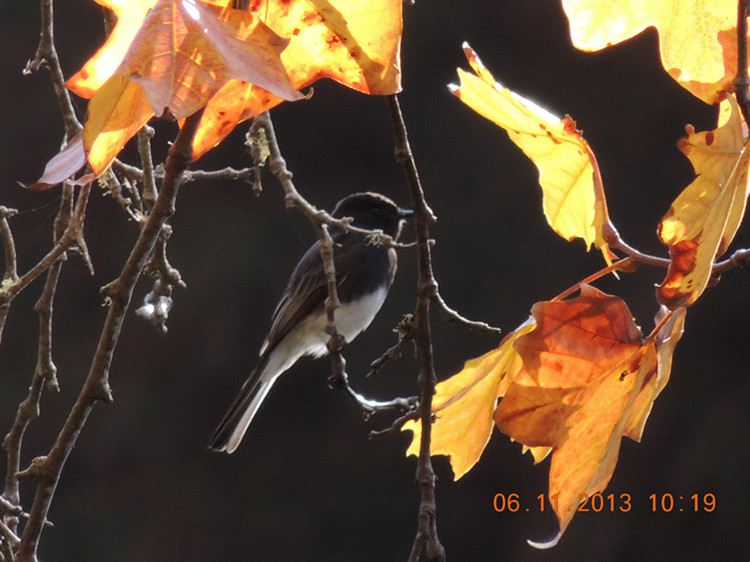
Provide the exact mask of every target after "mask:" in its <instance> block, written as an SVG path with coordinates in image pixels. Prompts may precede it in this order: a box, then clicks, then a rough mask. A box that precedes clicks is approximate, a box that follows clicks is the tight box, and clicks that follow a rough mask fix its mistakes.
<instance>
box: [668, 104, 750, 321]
mask: <svg viewBox="0 0 750 562" xmlns="http://www.w3.org/2000/svg"><path fill="white" fill-rule="evenodd" d="M687 130H688V137H687V138H685V139H682V140H681V141H680V142H679V144H678V146H679V147H680V150H682V151H683V152H684V153H685V154H686V155H687V157H688V158H689V159H690V161H691V163H692V164H693V168H694V169H695V173H696V178H695V180H694V181H693V182H692V183H691V184H690V185H688V186H687V187H686V188H685V190H684V191H683V192H682V193H681V194H680V195H679V196H678V197H677V199H675V201H674V203H672V206H671V207H670V209H669V211H668V212H667V214H666V215H665V216H664V218H663V219H662V221H661V223H660V225H659V238H660V239H661V241H662V242H663V243H664V244H666V245H667V246H669V254H670V257H671V264H670V267H669V271H668V272H667V277H666V278H665V279H664V282H663V283H662V284H661V286H660V287H659V288H658V290H657V296H658V298H659V302H661V303H662V304H664V305H665V306H667V307H669V308H671V309H675V308H678V307H681V306H690V305H691V304H693V303H694V302H695V301H696V300H697V299H698V297H700V295H701V294H702V293H703V290H704V289H705V288H706V286H707V284H708V282H709V279H710V277H711V267H712V265H713V263H714V260H715V259H716V258H717V257H719V256H721V255H722V254H723V253H724V252H725V251H726V250H727V247H728V246H729V244H730V242H731V241H732V239H733V238H734V235H735V233H736V232H737V228H738V227H739V225H740V222H741V221H742V217H743V216H744V213H745V205H746V201H747V196H748V165H749V164H750V154H748V150H747V139H746V134H747V133H746V130H745V125H744V122H743V119H742V115H741V113H740V110H739V107H738V106H737V102H736V101H735V100H734V97H733V96H730V97H729V98H727V100H726V101H724V102H722V104H721V110H720V114H719V127H718V128H717V129H715V130H713V131H705V132H701V133H696V132H695V130H694V129H693V128H692V127H690V126H688V128H687Z"/></svg>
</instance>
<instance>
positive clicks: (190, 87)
mask: <svg viewBox="0 0 750 562" xmlns="http://www.w3.org/2000/svg"><path fill="white" fill-rule="evenodd" d="M226 3H227V2H226V0H225V1H224V2H223V4H226ZM105 4H106V6H107V7H109V8H112V9H114V10H115V11H116V13H117V14H118V23H117V25H116V26H115V29H114V30H113V32H112V34H111V37H110V39H109V40H108V41H107V42H106V43H105V45H104V46H103V47H102V49H100V50H99V52H98V53H97V54H96V55H94V57H92V59H91V60H89V61H88V62H87V63H86V65H85V66H84V67H83V69H81V71H79V72H78V73H77V74H76V75H75V76H73V78H71V79H70V80H69V81H68V87H69V88H71V89H72V90H73V91H75V92H77V93H79V94H80V95H83V96H87V95H92V94H93V97H92V100H91V103H90V106H89V110H88V115H87V119H86V124H85V125H84V145H85V148H86V151H87V154H88V157H89V163H90V164H91V165H92V168H93V169H94V171H95V172H96V173H101V172H103V171H104V169H106V167H107V166H108V165H109V164H110V163H111V161H112V159H114V157H115V156H116V155H117V153H118V152H119V151H120V149H121V148H122V146H123V145H124V143H125V142H127V140H128V139H129V138H130V137H132V136H133V134H135V132H136V131H137V130H138V129H139V128H140V127H141V126H142V125H143V124H144V123H146V122H147V121H148V120H149V119H150V118H151V117H152V116H153V114H154V113H156V114H159V115H161V114H163V113H167V112H168V113H170V114H171V115H173V116H174V117H176V118H178V119H179V118H183V117H186V116H188V115H190V114H192V113H193V112H195V111H197V110H198V109H199V108H201V107H203V106H204V105H205V104H206V102H207V101H208V99H209V98H210V97H211V96H212V95H213V94H214V93H215V92H216V91H218V90H219V89H220V88H221V87H222V86H223V85H224V84H226V83H227V82H228V81H229V80H230V79H231V78H236V79H241V80H246V81H252V82H253V83H255V84H258V86H259V87H263V88H265V89H266V90H267V91H271V92H274V93H275V94H276V95H277V96H279V97H280V98H283V99H289V100H293V99H300V98H301V97H302V95H301V94H300V93H299V92H297V90H296V89H295V88H294V87H293V86H292V85H291V82H290V81H289V77H288V76H287V74H286V70H285V68H284V66H283V64H282V62H281V58H280V54H281V51H283V50H284V48H285V47H286V45H287V44H288V40H285V39H282V38H281V37H279V36H278V35H276V34H275V33H274V32H273V31H271V30H270V28H268V27H267V26H266V25H265V24H264V23H263V22H262V21H260V19H259V18H258V17H256V16H254V15H253V14H251V13H248V12H243V11H240V10H233V9H229V8H222V7H221V6H212V5H210V4H208V3H203V2H200V1H198V0H158V1H157V2H155V3H154V1H153V0H152V1H138V2H133V3H132V4H122V3H119V2H118V3H115V2H113V1H112V0H108V1H106V2H105ZM121 15H123V16H124V17H120V16H121ZM131 81H132V82H136V83H137V84H136V85H134V84H133V83H132V82H131ZM141 88H142V90H141ZM145 101H148V105H149V106H150V109H151V110H150V111H149V109H148V108H147V106H146V104H145V103H144V102H145Z"/></svg>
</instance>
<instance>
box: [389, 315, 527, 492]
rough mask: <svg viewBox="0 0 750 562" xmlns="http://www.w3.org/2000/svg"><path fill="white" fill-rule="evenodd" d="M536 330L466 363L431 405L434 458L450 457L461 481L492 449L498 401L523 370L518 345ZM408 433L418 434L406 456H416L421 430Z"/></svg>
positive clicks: (415, 427)
mask: <svg viewBox="0 0 750 562" xmlns="http://www.w3.org/2000/svg"><path fill="white" fill-rule="evenodd" d="M533 328H534V324H533V323H526V324H524V325H522V326H521V327H520V328H518V329H517V330H516V331H514V332H512V333H511V334H508V335H507V336H506V337H505V338H503V341H502V342H501V343H500V345H499V346H498V348H497V349H495V350H493V351H490V352H489V353H486V354H485V355H482V356H481V357H477V358H475V359H471V360H469V361H467V362H466V364H465V365H464V368H463V370H461V372H460V373H458V374H456V375H454V376H452V377H451V378H449V379H447V380H445V381H443V382H440V383H438V384H437V389H436V394H435V397H434V398H433V403H432V411H433V413H434V414H435V423H434V424H433V425H432V440H431V453H432V454H433V455H447V456H448V458H449V460H450V463H451V467H452V468H453V474H454V478H455V479H456V480H458V479H459V478H461V476H463V475H464V474H466V473H467V472H468V471H469V470H470V469H471V467H473V466H474V465H475V464H476V463H477V461H478V460H479V457H480V456H481V454H482V452H483V451H484V448H485V447H486V446H487V443H488V441H489V440H490V435H491V434H492V429H493V422H492V412H493V411H494V410H495V406H496V404H497V399H498V397H499V396H502V395H503V394H504V393H505V390H506V389H507V388H508V385H509V384H510V382H511V381H512V380H513V377H514V376H515V374H516V373H517V372H518V370H519V369H520V368H521V360H520V357H519V355H518V353H517V352H516V351H515V350H514V349H513V342H514V341H515V340H516V338H518V337H520V336H522V335H523V334H526V333H528V332H530V331H531V330H532V329H533ZM403 429H404V430H409V431H413V432H414V437H413V439H412V442H411V445H410V446H409V449H408V450H407V451H406V454H407V455H417V454H418V453H419V441H420V437H421V434H422V432H421V425H420V424H419V422H417V421H410V422H407V423H406V424H404V427H403Z"/></svg>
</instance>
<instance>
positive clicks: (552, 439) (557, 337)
mask: <svg viewBox="0 0 750 562" xmlns="http://www.w3.org/2000/svg"><path fill="white" fill-rule="evenodd" d="M532 315H533V317H534V319H535V320H536V327H535V329H534V330H533V331H532V332H530V333H529V334H527V335H525V336H523V337H520V338H518V339H517V340H516V342H515V348H516V350H517V351H518V353H519V354H520V356H521V358H522V360H523V369H521V371H520V372H519V373H518V374H517V375H516V377H515V378H514V379H513V382H512V383H511V385H510V386H509V388H508V391H507V392H506V394H505V397H504V398H503V399H502V401H501V402H500V404H499V406H498V407H497V409H496V411H495V414H494V419H495V421H496V423H497V425H498V427H499V428H500V429H501V430H502V431H503V432H504V433H506V434H507V435H509V436H510V437H511V438H513V439H514V440H516V441H519V442H521V443H523V444H524V445H527V446H535V447H541V446H546V447H552V448H553V453H552V462H551V464H550V476H549V493H550V495H551V496H555V497H556V498H557V501H556V502H553V505H556V506H557V509H556V515H557V518H558V522H559V524H560V535H562V533H563V532H564V531H565V529H566V528H567V526H568V524H569V523H570V521H571V520H572V518H573V516H574V515H575V513H576V510H577V508H578V504H579V501H580V498H582V497H584V495H585V496H591V495H592V494H594V493H597V492H601V491H602V490H604V488H605V487H606V486H607V484H608V482H609V480H610V478H611V476H612V472H613V471H614V468H615V465H616V463H617V457H618V454H619V450H620V441H621V438H622V436H623V435H628V436H630V437H633V438H636V439H640V436H641V433H642V430H643V425H644V424H645V421H646V418H647V417H648V414H649V412H650V410H651V405H652V404H653V401H654V399H655V398H656V396H657V395H658V393H659V392H660V391H661V389H662V388H663V387H664V385H665V384H666V381H667V380H668V378H669V368H670V366H671V355H672V352H673V350H674V346H675V344H676V342H677V340H678V339H679V337H680V334H681V330H682V322H683V320H684V309H683V310H682V311H680V312H679V313H677V314H675V315H673V316H671V317H670V318H669V321H668V322H666V323H665V325H664V326H663V327H662V328H661V330H660V331H659V333H658V334H656V336H655V337H653V338H648V339H646V340H644V339H643V337H642V335H641V331H640V329H639V328H638V327H637V326H636V325H635V323H634V322H633V319H632V316H631V314H630V311H629V310H628V308H627V306H626V305H625V303H623V302H622V301H621V300H620V299H618V298H617V297H613V296H610V295H606V294H604V293H602V292H600V291H598V290H596V289H594V288H592V287H589V286H586V285H584V286H583V287H582V289H581V294H580V296H579V297H577V298H574V299H570V300H567V301H551V302H544V303H538V304H536V305H535V306H534V308H533V309H532ZM558 538H559V536H558V537H557V538H556V539H555V541H556V540H557V539H558ZM537 546H549V545H537Z"/></svg>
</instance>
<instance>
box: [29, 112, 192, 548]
mask: <svg viewBox="0 0 750 562" xmlns="http://www.w3.org/2000/svg"><path fill="white" fill-rule="evenodd" d="M201 114H202V112H201V111H199V112H197V113H195V114H193V115H191V116H190V117H188V118H187V119H186V120H185V123H184V124H183V126H182V129H181V130H180V133H179V134H178V136H177V139H176V140H175V143H174V144H173V145H172V148H171V149H170V151H169V157H168V159H167V164H166V177H165V178H164V182H163V183H162V186H161V190H160V192H159V196H158V198H157V200H156V203H155V204H154V208H153V210H152V212H151V214H150V215H149V218H148V221H147V222H146V224H145V225H144V226H143V230H142V231H141V234H140V236H139V237H138V240H137V241H136V243H135V246H134V247H133V250H132V251H131V253H130V256H129V257H128V260H127V261H126V263H125V265H124V267H123V270H122V273H121V274H120V276H119V277H118V278H117V279H116V280H115V281H114V282H112V283H110V284H108V285H107V286H105V287H104V288H103V289H102V291H103V292H104V293H105V295H106V296H107V297H108V299H109V303H110V306H109V311H108V313H107V318H106V320H105V323H104V326H103V329H102V333H101V337H100V339H99V345H98V347H97V350H96V353H95V355H94V359H93V361H92V363H91V369H90V371H89V374H88V376H87V378H86V382H85V383H84V385H83V388H82V389H81V392H80V394H79V395H78V399H77V400H76V403H75V405H74V406H73V408H72V409H71V411H70V414H69V415H68V418H67V420H66V421H65V424H64V426H63V428H62V430H61V431H60V434H59V435H58V437H57V440H56V441H55V444H54V445H53V446H52V449H51V450H50V452H49V454H48V455H47V456H46V457H41V458H40V459H39V460H38V461H37V462H35V463H34V464H32V466H31V467H30V472H31V474H32V475H33V476H35V477H36V478H37V480H38V485H37V489H36V495H35V498H34V503H33V506H32V508H31V511H30V513H29V519H28V521H27V523H26V526H25V528H24V533H23V537H22V539H21V544H20V545H19V548H18V553H17V556H16V560H17V561H18V562H34V561H35V560H36V552H37V548H38V545H39V538H40V536H41V532H42V529H43V527H44V523H45V521H46V519H47V513H48V511H49V507H50V504H51V502H52V497H53V495H54V492H55V488H56V486H57V483H58V481H59V479H60V474H61V473H62V470H63V467H64V465H65V462H66V461H67V459H68V456H69V455H70V452H71V451H72V449H73V447H74V446H75V443H76V440H77V438H78V435H79V434H80V432H81V430H82V428H83V426H84V425H85V423H86V420H87V418H88V416H89V413H90V412H91V410H92V408H93V407H94V405H95V404H96V403H97V402H99V401H104V402H111V400H112V396H111V392H110V387H109V368H110V365H111V363H112V356H113V354H114V349H115V347H116V345H117V340H118V338H119V335H120V330H121V328H122V323H123V320H124V318H125V313H126V312H127V310H128V307H129V305H130V300H131V298H132V294H133V289H134V287H135V284H136V282H137V281H138V278H139V277H140V275H141V273H142V271H143V269H144V267H145V266H146V263H147V260H148V258H149V256H150V255H151V252H152V250H153V248H154V245H155V244H156V240H157V239H158V237H159V234H160V232H161V230H162V226H163V225H164V223H165V222H166V220H167V219H168V218H169V217H170V216H172V214H174V209H175V201H176V198H177V193H178V191H179V187H180V184H181V182H182V177H183V172H184V171H185V169H186V168H187V167H188V166H189V165H190V163H191V162H192V141H193V137H194V136H195V131H196V129H197V127H198V124H199V122H200V118H201Z"/></svg>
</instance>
